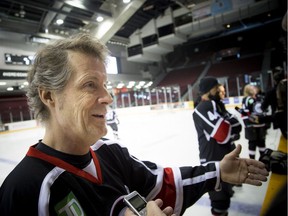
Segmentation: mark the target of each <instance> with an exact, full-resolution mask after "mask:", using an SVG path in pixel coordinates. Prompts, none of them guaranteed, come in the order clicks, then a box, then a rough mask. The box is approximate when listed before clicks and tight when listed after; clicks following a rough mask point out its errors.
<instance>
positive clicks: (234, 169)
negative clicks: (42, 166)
mask: <svg viewBox="0 0 288 216" xmlns="http://www.w3.org/2000/svg"><path fill="white" fill-rule="evenodd" d="M241 148H242V146H241V145H237V147H236V148H235V149H234V150H233V151H232V152H230V153H229V154H227V155H225V157H224V158H223V159H222V160H221V161H220V175H221V179H222V181H224V182H228V183H231V184H241V183H245V184H251V185H255V186H261V185H262V182H265V181H267V176H268V175H269V172H268V171H267V170H266V169H265V164H264V163H262V162H260V161H257V160H253V159H246V158H239V155H240V152H241Z"/></svg>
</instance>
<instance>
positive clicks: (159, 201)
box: [155, 199, 163, 208]
mask: <svg viewBox="0 0 288 216" xmlns="http://www.w3.org/2000/svg"><path fill="white" fill-rule="evenodd" d="M155 202H156V204H157V205H158V206H159V207H160V208H161V206H162V205H163V201H162V200H161V199H156V200H155Z"/></svg>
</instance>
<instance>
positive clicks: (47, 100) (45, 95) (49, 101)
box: [38, 87, 55, 107]
mask: <svg viewBox="0 0 288 216" xmlns="http://www.w3.org/2000/svg"><path fill="white" fill-rule="evenodd" d="M38 94H39V97H40V99H41V101H42V102H43V103H44V104H45V105H46V106H48V107H50V106H54V104H55V101H54V97H53V92H51V91H50V90H47V89H44V88H41V87H39V88H38Z"/></svg>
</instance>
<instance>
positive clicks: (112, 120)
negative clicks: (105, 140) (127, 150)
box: [106, 107, 120, 140]
mask: <svg viewBox="0 0 288 216" xmlns="http://www.w3.org/2000/svg"><path fill="white" fill-rule="evenodd" d="M106 123H107V125H109V126H110V127H111V129H112V131H113V135H114V139H116V140H117V139H119V135H118V124H120V121H119V119H118V115H117V113H116V111H115V110H114V109H113V108H112V107H109V109H108V111H107V114H106Z"/></svg>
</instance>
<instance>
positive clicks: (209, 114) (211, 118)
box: [207, 111, 218, 121]
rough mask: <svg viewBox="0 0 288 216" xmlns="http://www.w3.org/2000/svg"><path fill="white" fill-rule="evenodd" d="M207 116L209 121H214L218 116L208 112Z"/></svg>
mask: <svg viewBox="0 0 288 216" xmlns="http://www.w3.org/2000/svg"><path fill="white" fill-rule="evenodd" d="M207 114H208V117H209V119H210V121H214V120H215V119H217V117H218V115H215V114H213V113H212V112H210V111H209V112H208V113H207Z"/></svg>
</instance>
